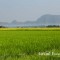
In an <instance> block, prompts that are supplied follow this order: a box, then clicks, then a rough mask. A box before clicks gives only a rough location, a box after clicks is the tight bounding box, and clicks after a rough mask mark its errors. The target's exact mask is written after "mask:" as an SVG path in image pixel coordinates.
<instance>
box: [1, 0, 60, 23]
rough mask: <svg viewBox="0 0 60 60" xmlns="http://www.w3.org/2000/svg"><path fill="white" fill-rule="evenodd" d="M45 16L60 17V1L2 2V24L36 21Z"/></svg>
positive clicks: (21, 0) (18, 0)
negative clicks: (15, 21)
mask: <svg viewBox="0 0 60 60" xmlns="http://www.w3.org/2000/svg"><path fill="white" fill-rule="evenodd" d="M45 14H53V15H60V0H0V22H11V21H13V20H17V21H19V22H24V21H36V20H37V19H38V18H39V17H41V16H42V15H45Z"/></svg>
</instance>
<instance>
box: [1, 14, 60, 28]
mask: <svg viewBox="0 0 60 60" xmlns="http://www.w3.org/2000/svg"><path fill="white" fill-rule="evenodd" d="M0 25H2V26H7V27H17V26H20V27H22V26H42V25H44V26H45V25H60V15H51V14H46V15H43V16H41V17H39V18H38V19H37V20H36V21H26V22H18V21H16V20H14V21H12V22H11V23H7V22H0Z"/></svg>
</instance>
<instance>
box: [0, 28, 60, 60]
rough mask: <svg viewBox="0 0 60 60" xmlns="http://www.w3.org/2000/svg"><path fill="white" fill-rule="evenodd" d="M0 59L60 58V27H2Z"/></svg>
mask: <svg viewBox="0 0 60 60" xmlns="http://www.w3.org/2000/svg"><path fill="white" fill-rule="evenodd" d="M47 53H48V54H47ZM0 60H60V28H1V29H0Z"/></svg>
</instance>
